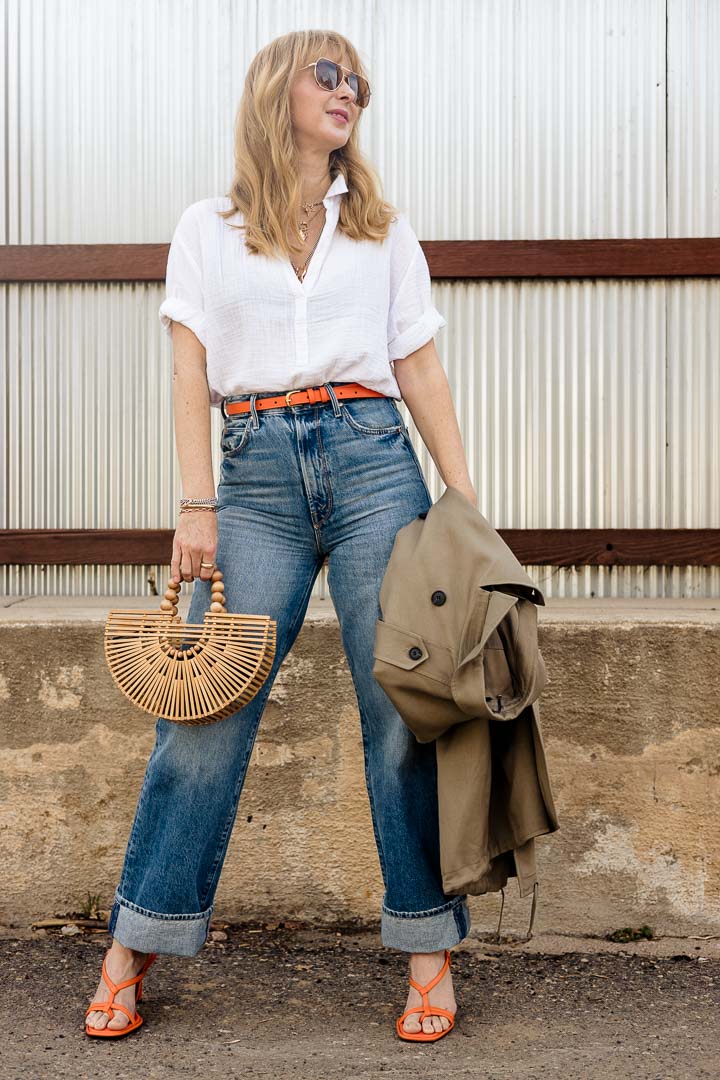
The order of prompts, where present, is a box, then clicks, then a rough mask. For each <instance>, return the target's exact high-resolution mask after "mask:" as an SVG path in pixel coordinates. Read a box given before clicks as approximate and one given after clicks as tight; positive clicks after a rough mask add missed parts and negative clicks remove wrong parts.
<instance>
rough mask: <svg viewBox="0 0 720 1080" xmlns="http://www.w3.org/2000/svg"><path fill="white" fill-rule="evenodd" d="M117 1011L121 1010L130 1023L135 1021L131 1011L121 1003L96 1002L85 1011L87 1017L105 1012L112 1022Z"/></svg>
mask: <svg viewBox="0 0 720 1080" xmlns="http://www.w3.org/2000/svg"><path fill="white" fill-rule="evenodd" d="M116 1009H120V1010H121V1012H124V1013H125V1015H126V1016H127V1018H128V1020H130V1022H132V1021H133V1020H134V1019H135V1017H134V1016H133V1015H132V1013H131V1012H130V1010H129V1009H127V1008H126V1007H125V1006H124V1005H121V1004H120V1002H119V1001H96V1002H94V1003H93V1004H92V1005H90V1006H89V1007H88V1008H87V1009H86V1010H85V1015H86V1016H87V1014H88V1013H91V1012H104V1013H107V1014H108V1016H109V1017H110V1019H111V1020H112V1019H113V1016H114V1013H115V1010H116Z"/></svg>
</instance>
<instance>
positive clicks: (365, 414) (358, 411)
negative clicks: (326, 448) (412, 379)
mask: <svg viewBox="0 0 720 1080" xmlns="http://www.w3.org/2000/svg"><path fill="white" fill-rule="evenodd" d="M342 416H343V418H344V420H345V423H346V424H347V425H348V427H350V428H352V430H353V431H357V432H358V433H359V434H360V435H390V434H396V433H397V432H400V431H402V430H403V428H404V426H405V425H404V424H403V420H402V417H401V415H400V413H399V411H398V407H397V405H396V404H395V402H394V400H393V399H392V398H389V397H383V398H351V399H349V400H345V401H343V403H342Z"/></svg>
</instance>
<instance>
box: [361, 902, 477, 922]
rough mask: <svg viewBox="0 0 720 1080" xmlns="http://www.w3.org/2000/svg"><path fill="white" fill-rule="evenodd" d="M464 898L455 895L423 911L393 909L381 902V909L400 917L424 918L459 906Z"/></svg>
mask: <svg viewBox="0 0 720 1080" xmlns="http://www.w3.org/2000/svg"><path fill="white" fill-rule="evenodd" d="M465 900H466V897H465V896H456V897H454V899H452V900H449V901H448V902H447V904H441V905H440V907H435V908H426V909H425V911H394V910H393V909H392V908H389V907H387V906H386V904H385V903H383V905H382V910H383V911H384V912H385V914H386V915H394V916H396V917H397V918H400V919H425V918H427V917H428V916H430V915H442V914H444V913H445V912H446V911H452V910H453V909H457V908H461V907H462V905H463V904H464V902H465Z"/></svg>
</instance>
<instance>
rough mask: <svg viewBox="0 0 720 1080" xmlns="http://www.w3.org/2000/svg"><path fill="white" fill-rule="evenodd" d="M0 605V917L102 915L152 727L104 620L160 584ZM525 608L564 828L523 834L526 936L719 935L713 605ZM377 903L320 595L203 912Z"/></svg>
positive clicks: (354, 913)
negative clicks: (535, 878)
mask: <svg viewBox="0 0 720 1080" xmlns="http://www.w3.org/2000/svg"><path fill="white" fill-rule="evenodd" d="M0 603H1V605H2V606H0V635H2V648H1V649H0V713H1V715H2V725H1V726H0V785H1V787H0V790H1V796H0V846H1V849H2V851H3V859H4V863H3V888H2V895H1V897H0V923H4V924H5V925H9V926H13V925H17V926H24V925H27V924H28V923H29V922H30V921H32V920H33V919H39V918H43V917H48V916H50V915H54V914H57V915H64V914H66V913H67V912H74V911H78V910H79V909H80V908H81V907H82V905H83V903H84V902H85V900H86V899H87V896H88V894H91V895H99V897H100V904H101V907H103V908H109V906H110V903H111V900H112V896H113V892H114V889H115V886H116V884H117V879H118V877H119V873H120V868H121V865H122V859H123V855H124V850H125V844H126V841H127V836H128V833H129V829H130V824H131V822H132V817H133V814H134V811H135V805H136V802H137V797H138V794H139V791H140V786H141V783H142V778H143V775H144V770H145V765H146V762H147V758H148V756H149V753H150V750H151V749H152V745H153V741H154V723H153V721H152V718H150V717H147V716H146V715H145V714H143V713H141V712H139V711H138V710H137V709H135V708H134V707H133V706H131V705H130V703H129V702H128V701H126V699H125V698H124V697H123V696H122V694H120V692H119V691H118V690H117V688H116V687H115V685H114V683H113V681H112V679H111V677H110V674H109V672H108V671H107V668H106V665H105V659H104V655H103V646H102V633H101V627H102V624H103V623H104V621H105V617H106V615H107V612H108V611H109V610H110V609H111V608H113V607H128V608H130V607H148V608H154V607H155V606H156V605H157V604H158V603H159V598H158V597H147V596H145V597H128V596H122V597H82V598H68V597H5V598H3V600H2V601H1V602H0ZM188 605H189V593H186V594H183V596H182V598H181V606H180V611H181V614H183V616H185V615H186V614H187V608H188ZM539 616H540V635H541V636H540V642H541V648H542V651H543V657H544V659H545V662H546V666H547V670H548V677H549V681H548V686H547V688H546V690H545V692H544V694H543V697H542V699H541V718H542V729H543V736H544V741H545V746H546V753H547V758H548V766H549V769H550V774H551V778H552V782H553V790H554V793H555V801H556V805H557V810H558V815H559V817H560V824H561V830H560V832H559V833H556V834H554V835H553V836H550V837H546V838H545V837H540V838H539V839H538V841H537V850H538V867H539V871H540V878H541V883H540V889H539V897H538V907H537V912H536V917H535V926H534V929H535V930H536V931H537V932H538V933H541V932H547V933H561V934H581V935H583V934H592V935H595V934H599V935H602V934H604V933H606V932H608V931H611V930H613V929H616V928H618V927H625V926H632V927H639V926H642V925H643V924H645V923H646V924H648V925H649V926H651V927H652V929H653V931H654V933H655V934H656V935H659V936H665V935H674V936H677V937H689V936H691V935H720V829H719V828H718V825H719V824H720V715H719V714H720V663H719V662H718V657H719V656H720V649H719V648H718V646H719V645H720V601H718V600H713V599H701V600H696V601H685V600H642V601H628V600H597V601H590V602H588V601H585V600H551V601H548V604H547V606H546V607H545V608H541V609H540V610H539ZM509 886H510V887H509V889H508V890H506V900H505V912H504V914H503V933H513V932H515V933H524V931H525V930H526V928H527V923H528V919H529V911H530V899H529V898H524V899H522V900H521V899H520V898H519V897H518V896H517V892H516V883H515V881H514V880H511V881H510V883H509ZM381 897H382V879H381V876H380V869H379V864H378V859H377V853H376V850H375V845H374V839H373V832H372V824H371V820H370V812H369V807H368V803H367V793H366V790H365V779H364V769H363V751H362V740H361V737H360V726H359V716H358V710H357V701H356V699H355V694H354V688H353V684H352V679H351V677H350V672H349V669H348V667H347V662H346V660H345V656H344V653H343V650H342V645H341V641H340V634H339V628H338V625H337V619H336V616H335V612H334V608H333V606H332V602H331V600H329V599H327V600H313V601H312V602H311V604H310V609H309V611H308V615H307V618H306V621H305V625H304V626H303V628H302V630H301V632H300V634H299V636H298V639H297V641H296V643H295V646H294V648H293V649H292V651H291V653H290V654H289V656H288V657H287V658H286V660H285V662H284V664H283V665H282V667H281V669H280V671H279V673H278V676H277V678H276V681H275V684H274V686H273V689H272V691H271V694H270V697H269V699H268V703H267V706H266V710H265V713H264V715H263V719H262V722H261V726H260V731H259V733H258V737H257V741H256V744H255V748H254V750H253V756H252V760H251V763H250V767H249V770H248V775H247V779H246V783H245V787H244V790H243V794H242V798H241V803H240V808H239V810H238V816H237V820H236V824H235V829H234V832H233V837H232V840H231V843H230V847H229V850H228V854H227V859H226V862H225V866H224V869H223V874H222V877H221V880H220V884H219V887H218V891H217V897H216V909H215V910H216V915H217V916H218V917H219V916H225V917H227V918H228V919H234V920H252V919H262V918H275V919H278V918H281V919H286V918H287V919H292V918H298V919H307V920H310V921H314V920H317V921H319V922H322V923H323V924H326V923H328V922H330V921H332V920H333V919H337V920H338V921H339V922H347V921H348V920H357V921H358V922H359V923H365V922H366V923H368V924H370V923H377V921H378V919H379V906H380V900H381ZM500 899H501V898H500V894H499V893H498V894H489V895H487V896H481V897H470V898H469V903H470V908H471V912H472V916H473V930H474V932H476V933H484V932H487V931H492V930H494V929H495V927H496V925H497V918H498V913H499V909H500ZM471 933H472V932H471Z"/></svg>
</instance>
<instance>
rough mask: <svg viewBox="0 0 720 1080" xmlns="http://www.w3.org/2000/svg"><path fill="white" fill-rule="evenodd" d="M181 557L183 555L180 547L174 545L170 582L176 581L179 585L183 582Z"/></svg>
mask: <svg viewBox="0 0 720 1080" xmlns="http://www.w3.org/2000/svg"><path fill="white" fill-rule="evenodd" d="M181 555H182V551H181V548H180V545H179V544H177V543H174V544H173V551H172V561H171V563H170V580H171V581H176V582H177V583H178V585H179V584H180V582H181V580H182V578H181V577H180V558H181Z"/></svg>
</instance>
